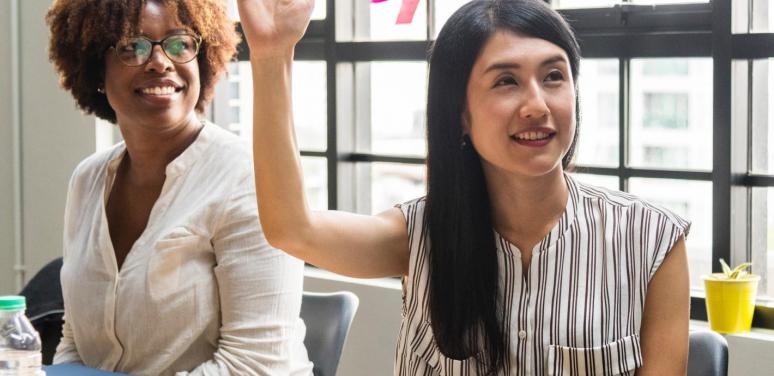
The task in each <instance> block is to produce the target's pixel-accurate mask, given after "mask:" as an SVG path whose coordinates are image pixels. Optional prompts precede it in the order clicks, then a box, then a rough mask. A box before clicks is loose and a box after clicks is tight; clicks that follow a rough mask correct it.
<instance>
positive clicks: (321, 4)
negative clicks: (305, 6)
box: [228, 0, 327, 20]
mask: <svg viewBox="0 0 774 376" xmlns="http://www.w3.org/2000/svg"><path fill="white" fill-rule="evenodd" d="M326 1H327V0H315V2H314V10H313V11H312V19H313V20H322V19H325V8H326V7H327V5H326ZM228 14H229V16H230V17H231V18H232V19H234V20H239V9H238V8H237V0H228Z"/></svg>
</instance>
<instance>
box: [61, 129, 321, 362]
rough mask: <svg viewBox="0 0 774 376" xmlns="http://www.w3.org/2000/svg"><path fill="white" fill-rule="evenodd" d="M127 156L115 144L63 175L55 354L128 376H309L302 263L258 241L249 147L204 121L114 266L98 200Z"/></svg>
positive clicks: (173, 164) (168, 172)
mask: <svg viewBox="0 0 774 376" xmlns="http://www.w3.org/2000/svg"><path fill="white" fill-rule="evenodd" d="M125 153H126V146H125V145H124V143H120V144H118V145H116V146H114V147H113V148H111V149H109V150H107V151H104V152H99V153H96V154H94V155H92V156H90V157H88V158H87V159H86V160H84V161H83V162H81V164H80V165H79V166H78V167H77V168H76V170H75V172H74V173H73V176H72V179H71V181H70V188H69V191H68V197H67V205H66V208H65V222H64V227H65V229H64V266H63V267H62V274H61V279H62V289H63V296H64V304H65V325H64V328H63V338H62V341H61V343H60V344H59V347H58V348H57V353H56V356H55V358H54V363H67V362H79V363H83V364H85V365H87V366H90V367H95V368H100V369H105V370H110V371H116V372H123V373H129V374H135V375H173V374H174V375H310V374H311V370H312V364H311V363H310V362H309V360H308V357H307V353H306V349H305V348H304V345H303V339H304V335H305V330H306V329H305V326H304V323H303V321H302V320H301V319H300V318H299V311H300V306H301V294H302V288H303V263H302V262H301V261H300V260H298V259H295V258H293V257H291V256H289V255H287V254H285V253H284V252H282V251H280V250H277V249H274V248H272V247H271V246H270V245H269V244H268V243H267V241H266V239H265V238H264V235H263V231H262V230H261V225H260V222H259V219H258V209H257V205H256V200H255V182H254V179H253V169H252V159H251V152H250V146H249V144H248V143H247V142H245V141H244V140H241V139H240V138H238V137H236V136H234V135H232V134H231V133H229V132H227V131H225V130H223V129H221V128H219V127H218V126H216V125H214V124H209V123H206V124H205V125H204V127H203V129H202V130H201V132H200V134H199V135H198V137H197V138H196V140H195V141H194V142H193V143H192V144H191V145H190V146H189V147H188V148H187V149H186V150H185V151H184V152H183V153H182V154H180V155H179V156H178V157H177V158H176V159H175V160H174V161H172V162H171V163H170V164H169V165H168V166H167V168H166V180H165V182H164V186H163V188H162V191H161V195H160V196H159V198H158V200H157V201H156V203H155V204H154V207H153V209H152V211H151V214H150V217H149V219H148V224H147V227H146V228H145V231H144V232H143V233H142V235H141V236H140V237H139V238H138V239H137V241H136V242H135V243H134V245H133V246H132V248H131V250H130V252H129V254H128V255H127V257H126V260H125V262H124V264H123V265H122V267H121V269H120V270H119V269H118V267H117V263H116V258H115V253H114V250H113V246H112V243H111V240H110V234H109V231H108V223H107V219H106V215H105V204H106V202H107V198H108V195H109V193H110V191H111V186H112V183H113V180H114V177H115V174H116V170H117V168H118V166H119V163H120V161H121V159H122V158H123V156H124V155H125Z"/></svg>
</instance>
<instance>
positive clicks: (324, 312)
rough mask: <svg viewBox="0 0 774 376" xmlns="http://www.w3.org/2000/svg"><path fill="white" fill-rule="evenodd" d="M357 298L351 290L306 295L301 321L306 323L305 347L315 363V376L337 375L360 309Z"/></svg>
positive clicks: (302, 303) (302, 306)
mask: <svg viewBox="0 0 774 376" xmlns="http://www.w3.org/2000/svg"><path fill="white" fill-rule="evenodd" d="M358 302H359V301H358V298H357V296H355V294H353V293H351V292H348V291H341V292H335V293H329V294H324V293H312V292H304V295H303V299H302V301H301V318H302V319H303V320H304V323H306V338H305V339H304V345H305V346H306V350H307V352H308V354H309V360H311V361H312V363H314V370H313V372H314V375H315V376H334V375H335V374H336V369H337V368H338V366H339V358H341V351H342V349H343V348H344V342H345V341H346V339H347V332H349V327H350V325H351V324H352V319H353V318H354V316H355V312H356V311H357V306H358Z"/></svg>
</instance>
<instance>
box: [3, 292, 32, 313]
mask: <svg viewBox="0 0 774 376" xmlns="http://www.w3.org/2000/svg"><path fill="white" fill-rule="evenodd" d="M26 308H27V299H26V298H25V297H23V296H18V295H6V296H0V311H18V310H20V309H26Z"/></svg>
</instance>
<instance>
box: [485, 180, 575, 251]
mask: <svg viewBox="0 0 774 376" xmlns="http://www.w3.org/2000/svg"><path fill="white" fill-rule="evenodd" d="M484 176H485V177H486V181H487V190H488V192H489V199H490V202H491V205H492V216H493V218H492V221H493V225H494V227H495V230H497V232H499V233H500V234H503V235H505V234H509V235H511V236H514V237H518V238H524V237H526V238H532V237H533V236H534V235H535V234H543V233H545V232H547V230H546V229H550V228H551V227H553V226H554V224H555V223H556V221H557V220H559V218H560V217H561V215H562V213H563V212H564V209H565V208H566V206H567V199H568V195H569V192H568V190H567V183H566V182H565V179H564V174H563V170H562V168H561V167H560V166H557V168H555V169H554V170H552V171H551V172H549V173H548V174H545V175H542V176H534V177H533V176H528V177H525V176H521V175H516V174H513V173H510V172H507V171H504V170H501V169H498V168H496V167H493V166H485V167H484Z"/></svg>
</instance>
